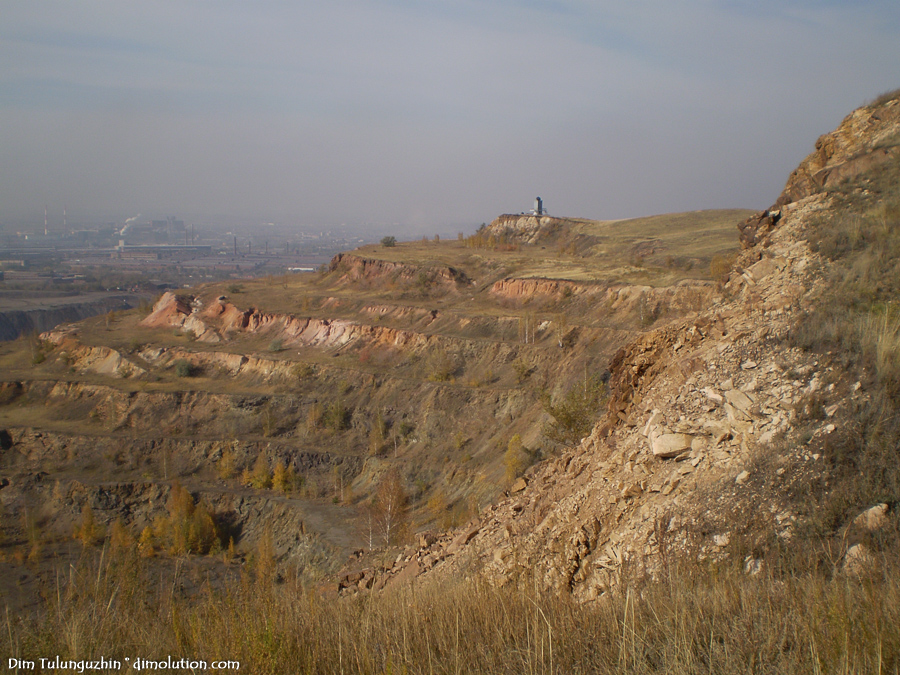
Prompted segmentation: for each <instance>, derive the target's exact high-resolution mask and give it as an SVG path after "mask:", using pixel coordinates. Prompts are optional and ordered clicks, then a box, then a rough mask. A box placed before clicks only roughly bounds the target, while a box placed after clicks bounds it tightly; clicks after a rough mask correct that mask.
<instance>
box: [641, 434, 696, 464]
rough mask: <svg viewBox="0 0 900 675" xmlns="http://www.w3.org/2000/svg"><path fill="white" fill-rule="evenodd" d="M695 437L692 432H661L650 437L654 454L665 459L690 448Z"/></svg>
mask: <svg viewBox="0 0 900 675" xmlns="http://www.w3.org/2000/svg"><path fill="white" fill-rule="evenodd" d="M693 440H694V437H693V436H692V435H691V434H660V435H659V436H655V435H654V436H652V437H651V438H650V448H651V450H652V451H653V454H654V455H655V456H657V457H662V458H663V459H666V458H669V457H675V456H676V455H679V454H681V453H682V452H684V451H685V450H690V448H691V443H692V442H693Z"/></svg>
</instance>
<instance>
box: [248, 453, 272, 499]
mask: <svg viewBox="0 0 900 675" xmlns="http://www.w3.org/2000/svg"><path fill="white" fill-rule="evenodd" d="M250 485H251V486H253V487H255V488H256V489H257V490H267V489H268V488H270V487H272V472H271V471H270V470H269V462H268V461H266V458H265V455H263V453H259V455H258V456H257V457H256V463H255V464H254V465H253V471H252V472H251V474H250Z"/></svg>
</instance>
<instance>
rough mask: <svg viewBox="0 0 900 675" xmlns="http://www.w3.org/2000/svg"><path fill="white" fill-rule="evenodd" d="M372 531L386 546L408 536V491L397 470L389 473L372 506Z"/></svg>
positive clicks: (381, 483)
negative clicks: (404, 487)
mask: <svg viewBox="0 0 900 675" xmlns="http://www.w3.org/2000/svg"><path fill="white" fill-rule="evenodd" d="M370 509H371V514H372V515H371V521H370V522H371V523H372V529H373V530H374V532H375V533H376V535H377V536H378V538H379V539H380V540H381V541H382V543H383V544H384V545H385V546H390V545H391V544H396V543H398V542H400V541H402V540H403V537H404V536H405V534H406V515H407V514H406V491H405V490H404V489H403V481H402V479H401V478H400V474H399V473H398V472H397V470H396V469H392V470H391V471H388V472H387V473H386V474H385V475H384V477H383V478H382V479H381V482H380V483H378V490H377V491H376V492H375V497H374V498H373V499H372V504H371V507H370Z"/></svg>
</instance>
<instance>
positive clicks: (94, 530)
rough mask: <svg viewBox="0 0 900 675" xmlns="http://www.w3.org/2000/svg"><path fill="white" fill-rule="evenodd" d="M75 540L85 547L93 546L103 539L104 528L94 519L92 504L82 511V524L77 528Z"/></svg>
mask: <svg viewBox="0 0 900 675" xmlns="http://www.w3.org/2000/svg"><path fill="white" fill-rule="evenodd" d="M75 538H76V539H79V540H81V543H82V544H83V545H84V546H93V545H94V544H96V543H97V542H99V541H100V540H101V539H102V538H103V528H102V527H101V526H100V525H99V524H98V523H97V521H96V519H95V518H94V510H93V509H92V508H91V505H90V504H85V505H84V506H83V507H82V509H81V523H80V524H79V525H78V527H76V528H75Z"/></svg>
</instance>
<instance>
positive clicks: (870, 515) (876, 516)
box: [853, 504, 888, 532]
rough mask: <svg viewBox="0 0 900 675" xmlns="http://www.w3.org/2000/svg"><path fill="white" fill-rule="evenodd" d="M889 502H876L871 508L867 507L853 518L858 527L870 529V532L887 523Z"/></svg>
mask: <svg viewBox="0 0 900 675" xmlns="http://www.w3.org/2000/svg"><path fill="white" fill-rule="evenodd" d="M887 512H888V505H887V504H876V505H875V506H873V507H872V508H870V509H866V510H865V511H863V512H862V513H860V514H859V515H858V516H856V518H854V519H853V524H854V525H855V526H856V527H860V528H863V529H865V530H869V531H870V532H872V531H874V530H877V529H879V528H881V527H883V526H884V525H885V523H887Z"/></svg>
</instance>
